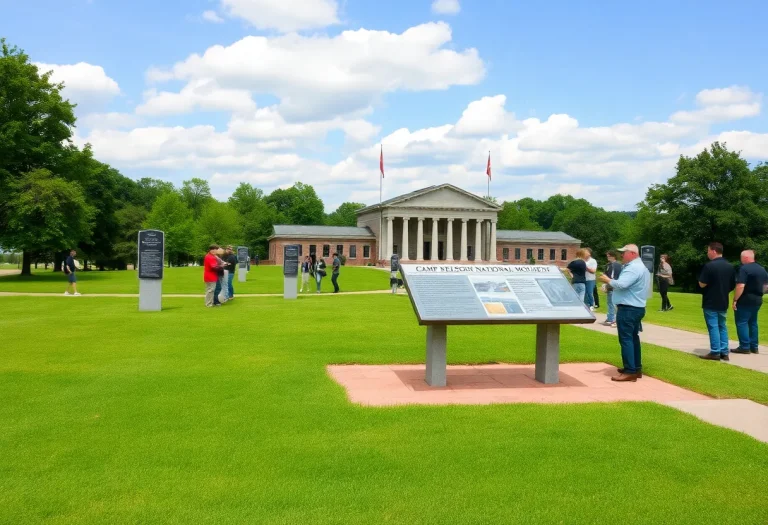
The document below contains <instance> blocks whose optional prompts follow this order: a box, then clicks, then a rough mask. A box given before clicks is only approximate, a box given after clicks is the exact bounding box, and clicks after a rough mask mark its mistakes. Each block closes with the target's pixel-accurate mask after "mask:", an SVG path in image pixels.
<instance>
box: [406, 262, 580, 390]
mask: <svg viewBox="0 0 768 525" xmlns="http://www.w3.org/2000/svg"><path fill="white" fill-rule="evenodd" d="M400 273H401V274H402V275H403V281H405V287H406V289H407V290H408V295H409V297H410V299H411V304H412V305H413V309H414V311H415V312H416V317H417V318H418V320H419V324H420V325H425V326H426V327H427V375H426V381H427V384H429V385H431V386H445V384H446V342H447V334H448V331H447V327H448V325H450V324H454V325H461V324H535V325H536V380H537V381H540V382H542V383H547V384H554V383H558V382H559V368H560V325H561V324H577V323H581V324H589V323H594V322H595V316H594V315H593V314H592V312H590V311H589V309H588V308H587V307H586V306H585V305H584V301H583V300H582V298H581V297H579V296H578V295H577V294H576V292H575V291H574V290H573V287H571V284H570V283H569V282H568V280H567V279H566V278H565V277H564V276H563V274H562V272H561V271H560V269H559V268H557V266H542V265H496V264H494V265H479V264H478V265H467V264H465V265H427V264H401V265H400Z"/></svg>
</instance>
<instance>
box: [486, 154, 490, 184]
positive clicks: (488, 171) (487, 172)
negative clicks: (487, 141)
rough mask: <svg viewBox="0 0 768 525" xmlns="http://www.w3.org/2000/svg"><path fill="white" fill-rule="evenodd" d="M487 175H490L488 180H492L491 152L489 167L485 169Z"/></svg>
mask: <svg viewBox="0 0 768 525" xmlns="http://www.w3.org/2000/svg"><path fill="white" fill-rule="evenodd" d="M485 174H486V175H488V180H491V152H490V151H489V152H488V167H487V168H485Z"/></svg>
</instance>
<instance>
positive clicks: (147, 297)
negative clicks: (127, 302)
mask: <svg viewBox="0 0 768 525" xmlns="http://www.w3.org/2000/svg"><path fill="white" fill-rule="evenodd" d="M162 303H163V281H162V280H161V279H139V311H140V312H159V311H160V310H162V309H163V308H162Z"/></svg>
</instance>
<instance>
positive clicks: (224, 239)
mask: <svg viewBox="0 0 768 525" xmlns="http://www.w3.org/2000/svg"><path fill="white" fill-rule="evenodd" d="M241 237H242V226H241V224H240V216H239V215H238V213H237V211H236V210H235V209H234V208H232V207H231V206H230V205H228V204H225V203H223V202H218V201H215V200H211V201H210V202H208V203H207V204H206V205H205V206H203V210H202V211H201V212H200V218H199V219H198V220H197V222H196V224H195V254H197V255H202V254H204V253H205V252H206V251H207V250H208V246H210V245H211V244H219V245H222V246H223V245H227V244H232V245H237V244H239V243H240V242H241Z"/></svg>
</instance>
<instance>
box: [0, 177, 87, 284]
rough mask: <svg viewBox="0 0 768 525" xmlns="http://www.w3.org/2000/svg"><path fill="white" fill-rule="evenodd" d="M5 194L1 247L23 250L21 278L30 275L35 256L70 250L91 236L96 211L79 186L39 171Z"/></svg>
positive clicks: (11, 187) (14, 182)
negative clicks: (5, 224) (5, 223)
mask: <svg viewBox="0 0 768 525" xmlns="http://www.w3.org/2000/svg"><path fill="white" fill-rule="evenodd" d="M8 193H9V196H10V198H9V202H8V204H7V208H6V209H7V221H8V223H7V224H8V227H7V230H6V231H5V232H4V234H3V239H4V240H3V245H4V246H8V247H10V248H16V249H21V250H24V259H23V263H22V268H21V274H22V275H30V274H31V267H30V265H31V263H32V255H33V254H34V253H39V252H44V251H50V252H53V251H57V250H62V249H64V248H67V247H70V248H71V247H74V246H75V245H76V244H77V243H78V242H79V241H81V240H82V239H86V238H88V237H89V236H90V234H91V230H92V227H93V217H94V215H95V210H94V209H93V207H92V206H90V205H89V204H88V203H87V202H86V199H85V195H84V194H83V191H82V189H81V188H80V185H79V184H78V183H76V182H68V181H66V180H63V179H61V178H58V177H54V176H53V174H52V173H51V172H50V171H48V170H45V169H39V170H35V171H32V172H30V173H27V174H24V175H23V176H22V177H21V178H19V179H17V180H13V181H11V183H10V184H9V186H8Z"/></svg>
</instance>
